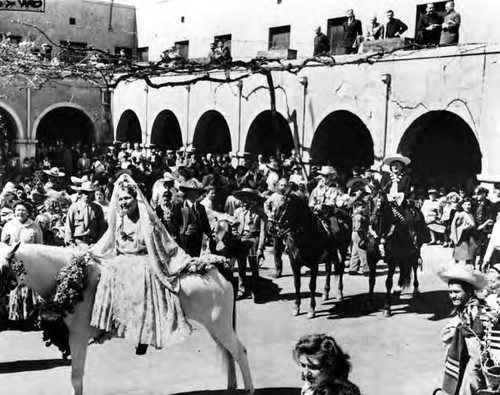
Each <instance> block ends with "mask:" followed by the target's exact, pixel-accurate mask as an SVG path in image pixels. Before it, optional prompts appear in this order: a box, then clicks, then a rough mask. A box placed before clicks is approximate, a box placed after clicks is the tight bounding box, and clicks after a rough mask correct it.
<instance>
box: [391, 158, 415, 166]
mask: <svg viewBox="0 0 500 395" xmlns="http://www.w3.org/2000/svg"><path fill="white" fill-rule="evenodd" d="M393 162H401V163H402V164H403V165H405V166H408V165H409V164H410V163H411V159H410V158H407V157H406V156H389V157H387V158H385V159H384V165H387V166H390V164H391V163H393Z"/></svg>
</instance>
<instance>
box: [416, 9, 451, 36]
mask: <svg viewBox="0 0 500 395" xmlns="http://www.w3.org/2000/svg"><path fill="white" fill-rule="evenodd" d="M447 2H448V1H438V2H435V3H432V4H434V11H435V12H436V14H438V15H441V16H442V17H443V18H444V16H445V15H446V9H445V5H446V3H447ZM426 8H427V3H425V4H419V5H417V15H416V21H415V38H417V37H418V31H417V29H418V22H419V21H420V17H421V16H422V15H424V14H425V13H426Z"/></svg>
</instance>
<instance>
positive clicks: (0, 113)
mask: <svg viewBox="0 0 500 395" xmlns="http://www.w3.org/2000/svg"><path fill="white" fill-rule="evenodd" d="M17 129H18V128H17V124H16V121H15V120H14V117H13V116H12V115H11V114H10V112H9V111H7V110H6V109H5V108H2V107H0V146H2V147H3V146H4V144H5V141H13V140H15V139H17V138H19V137H18V136H19V130H17Z"/></svg>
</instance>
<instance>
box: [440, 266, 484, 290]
mask: <svg viewBox="0 0 500 395" xmlns="http://www.w3.org/2000/svg"><path fill="white" fill-rule="evenodd" d="M438 275H439V277H440V278H441V280H443V281H444V282H445V283H449V282H450V281H452V280H455V281H463V282H465V283H467V284H470V285H472V287H473V288H474V289H475V290H481V289H483V288H484V287H485V286H486V276H485V275H484V274H483V273H481V272H479V271H477V270H468V269H467V268H466V267H465V266H463V265H460V264H454V265H452V266H450V267H449V268H447V269H445V270H442V271H441V272H439V273H438Z"/></svg>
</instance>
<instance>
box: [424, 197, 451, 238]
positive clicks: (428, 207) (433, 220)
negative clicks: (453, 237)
mask: <svg viewBox="0 0 500 395" xmlns="http://www.w3.org/2000/svg"><path fill="white" fill-rule="evenodd" d="M428 196H429V198H428V199H426V200H424V203H423V204H422V208H421V209H420V211H422V214H423V215H424V220H425V224H426V225H427V228H428V229H429V233H430V236H431V241H430V243H429V245H433V244H441V243H442V242H441V240H439V236H438V235H439V234H443V233H444V230H445V228H444V226H443V225H442V224H441V223H440V222H441V220H440V218H441V208H440V205H439V201H438V198H437V196H438V192H437V190H436V189H429V191H428Z"/></svg>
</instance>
